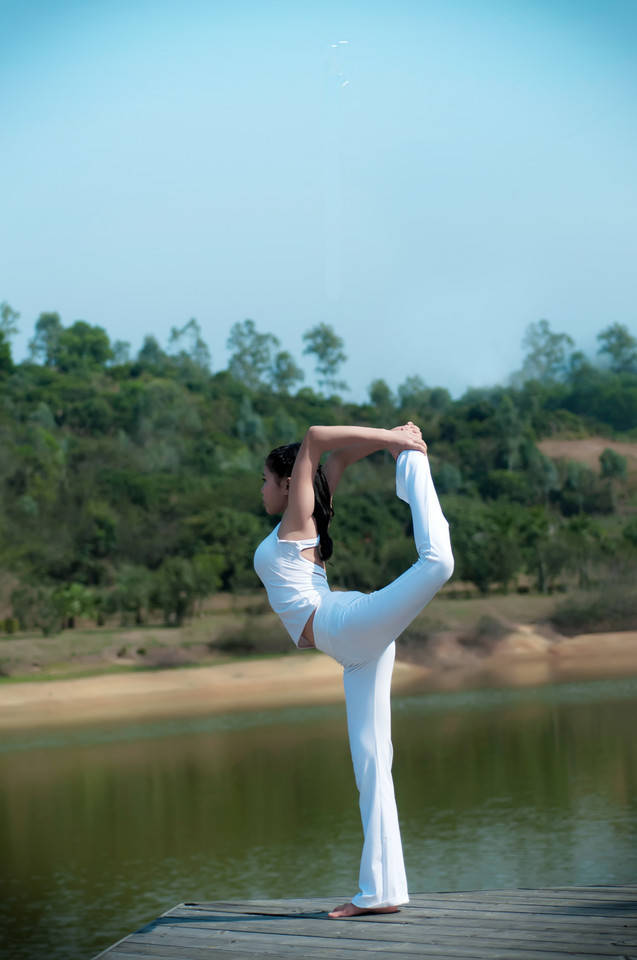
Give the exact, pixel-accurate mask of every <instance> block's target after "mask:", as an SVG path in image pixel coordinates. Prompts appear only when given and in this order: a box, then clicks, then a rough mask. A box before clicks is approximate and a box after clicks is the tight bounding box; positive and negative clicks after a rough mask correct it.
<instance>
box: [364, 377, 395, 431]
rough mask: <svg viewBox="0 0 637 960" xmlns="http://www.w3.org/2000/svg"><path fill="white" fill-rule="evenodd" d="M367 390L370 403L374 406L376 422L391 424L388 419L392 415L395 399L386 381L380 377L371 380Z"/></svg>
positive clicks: (391, 417)
mask: <svg viewBox="0 0 637 960" xmlns="http://www.w3.org/2000/svg"><path fill="white" fill-rule="evenodd" d="M367 392H368V393H369V399H370V401H371V403H372V404H373V406H374V407H375V408H376V413H377V422H378V423H379V424H380V425H382V426H384V427H389V426H391V425H392V424H390V422H389V421H390V420H392V419H393V417H394V411H395V406H396V401H395V399H394V395H393V393H392V392H391V390H390V388H389V385H388V384H387V382H386V381H385V380H382V379H378V380H372V382H371V383H370V385H369V387H368V388H367Z"/></svg>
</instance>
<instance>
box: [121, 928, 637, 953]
mask: <svg viewBox="0 0 637 960" xmlns="http://www.w3.org/2000/svg"><path fill="white" fill-rule="evenodd" d="M131 940H132V945H133V947H134V949H137V948H138V946H140V945H143V946H144V947H147V948H148V949H149V950H150V951H152V952H153V955H158V956H162V957H172V958H173V960H176V958H178V957H182V958H183V957H184V956H187V957H188V960H199V958H202V960H206V958H209V957H211V955H212V956H218V950H219V949H221V950H223V951H224V952H227V953H234V956H235V960H236V958H237V955H239V956H242V957H243V956H245V955H246V954H247V955H249V956H267V955H270V956H277V957H303V958H307V960H312V958H322V957H328V958H330V960H360V958H362V957H368V956H374V955H376V956H382V957H390V956H392V957H393V956H395V957H400V956H406V957H413V958H416V957H425V956H429V957H433V958H441V960H442V958H458V960H460V958H471V960H482V958H486V960H566V958H569V960H591V957H595V958H598V960H603V958H606V957H608V958H616V957H618V956H625V955H626V954H625V953H624V952H622V953H618V952H613V953H609V952H607V951H606V950H605V949H603V950H600V951H598V952H596V953H595V954H591V953H584V954H583V953H580V952H579V951H578V950H573V948H572V946H569V945H565V946H564V949H562V950H561V949H557V950H556V949H550V948H549V949H540V950H537V949H534V947H532V946H529V944H528V943H526V944H522V946H521V947H520V948H518V947H513V946H512V945H511V944H495V945H493V944H489V943H484V944H483V943H476V942H474V941H471V940H466V941H465V942H464V943H460V942H458V941H457V942H455V943H445V942H444V941H441V940H439V939H431V940H426V941H424V942H422V943H420V944H410V945H408V946H409V949H408V950H406V949H405V944H401V943H394V942H390V941H387V942H385V941H383V942H380V943H379V942H377V941H374V940H364V941H359V942H358V943H353V942H346V943H342V942H340V941H338V940H328V939H325V940H322V941H320V942H319V943H317V942H316V941H315V940H314V939H313V938H311V937H309V938H308V937H276V936H271V937H268V938H265V939H264V938H260V937H258V936H256V937H255V936H250V935H243V936H242V935H240V934H236V933H234V932H233V933H232V939H231V940H229V941H224V942H223V943H219V944H217V943H213V942H210V940H208V941H207V942H205V941H201V940H197V939H194V938H191V937H187V936H185V937H182V938H181V939H180V940H179V942H178V943H170V942H166V943H161V942H158V941H156V940H154V941H152V942H150V943H149V942H147V941H138V940H137V939H136V937H135V936H133V937H132V938H131Z"/></svg>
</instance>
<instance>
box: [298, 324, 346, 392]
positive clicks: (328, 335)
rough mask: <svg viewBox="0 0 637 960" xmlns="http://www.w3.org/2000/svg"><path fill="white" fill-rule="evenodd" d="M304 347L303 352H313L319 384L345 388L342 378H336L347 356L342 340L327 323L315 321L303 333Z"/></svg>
mask: <svg viewBox="0 0 637 960" xmlns="http://www.w3.org/2000/svg"><path fill="white" fill-rule="evenodd" d="M303 342H304V343H305V344H306V347H305V349H304V351H303V353H308V354H313V355H314V357H315V363H314V366H315V369H316V374H317V379H318V383H319V386H321V387H326V388H327V389H330V390H347V389H348V387H347V384H346V383H345V381H344V380H339V379H338V371H339V368H340V367H341V366H342V364H343V363H345V361H346V360H347V356H346V354H345V351H344V349H343V347H344V346H345V344H344V341H343V339H342V338H341V337H339V336H338V334H337V333H336V331H335V330H334V328H333V327H332V326H331V325H330V324H329V323H317V324H316V326H315V327H312V328H311V330H307V331H306V332H305V333H304V334H303Z"/></svg>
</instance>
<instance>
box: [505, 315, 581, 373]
mask: <svg viewBox="0 0 637 960" xmlns="http://www.w3.org/2000/svg"><path fill="white" fill-rule="evenodd" d="M574 345H575V344H574V341H573V339H572V337H569V335H568V334H567V333H554V332H553V330H551V326H550V324H549V322H548V320H538V321H537V323H531V324H529V326H528V327H527V329H526V333H525V335H524V339H523V340H522V346H523V348H524V349H525V350H526V356H525V358H524V363H523V365H522V370H521V371H520V373H519V375H518V376H519V378H520V379H521V380H522V381H524V380H539V381H540V382H542V383H550V382H553V381H559V380H563V379H564V377H565V376H566V375H567V373H568V370H569V350H570V348H572V347H573V346H574Z"/></svg>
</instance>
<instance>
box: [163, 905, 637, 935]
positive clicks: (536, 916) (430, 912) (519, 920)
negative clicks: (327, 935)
mask: <svg viewBox="0 0 637 960" xmlns="http://www.w3.org/2000/svg"><path fill="white" fill-rule="evenodd" d="M175 909H176V910H177V909H178V908H175ZM195 916H197V917H198V919H199V920H201V921H204V922H205V918H206V917H208V918H209V919H208V921H207V922H217V923H219V922H223V921H224V918H228V917H254V918H255V919H256V918H259V917H261V918H262V919H264V920H265V919H267V918H268V917H271V918H272V919H273V920H279V921H281V922H285V921H286V920H288V921H292V922H301V921H303V922H305V923H309V922H311V921H312V920H316V921H317V922H319V923H324V922H325V920H326V915H325V914H320V915H317V914H311V913H302V914H288V915H284V914H280V913H276V914H265V913H248V912H244V911H240V910H238V911H233V912H230V911H219V912H218V913H217V912H213V911H207V912H197V913H196V914H195V913H194V912H193V913H189V912H188V911H183V912H171V914H170V915H169V916H167V917H166V918H165V919H166V920H170V917H191V918H193V919H194V917H195ZM389 916H391V918H392V919H391V921H389V920H388V919H385V917H389ZM445 919H448V920H453V921H455V922H457V921H463V920H464V921H467V922H474V923H481V922H482V923H500V924H508V925H511V924H513V923H514V924H515V926H516V928H519V927H520V925H523V926H527V925H528V926H529V927H530V928H534V927H536V926H537V925H538V924H541V925H543V926H547V925H553V926H555V927H562V928H563V927H567V928H568V927H572V926H576V925H577V926H581V927H582V928H583V929H584V928H586V927H588V928H600V929H606V928H608V929H616V928H617V925H618V923H620V922H621V923H623V924H624V925H626V926H628V927H629V928H633V929H634V928H635V927H636V925H637V916H635V917H626V916H625V915H623V914H622V915H621V916H620V917H617V916H612V915H608V912H603V913H599V914H597V915H591V914H589V913H588V912H585V913H584V914H581V913H580V912H579V911H578V912H577V913H570V912H564V911H562V910H558V909H552V910H544V909H542V910H531V909H526V910H517V909H502V910H498V909H494V908H493V906H491V905H490V907H489V908H488V909H486V908H485V907H484V906H481V905H480V904H471V905H468V906H461V907H454V906H449V907H446V906H438V905H436V906H433V905H428V906H427V907H426V908H416V907H414V908H411V907H408V908H404V909H403V910H402V911H401V913H400V914H389V915H382V914H380V915H377V916H373V915H372V916H361V917H352V918H349V919H348V920H346V921H338V920H331V919H330V920H329V921H328V922H329V924H330V925H332V924H335V923H339V922H345V923H347V924H348V925H352V924H356V925H361V924H373V925H374V926H375V927H378V928H383V927H393V926H400V925H401V924H406V923H408V924H410V925H414V926H417V925H428V924H430V923H431V922H432V921H436V920H445Z"/></svg>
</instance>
